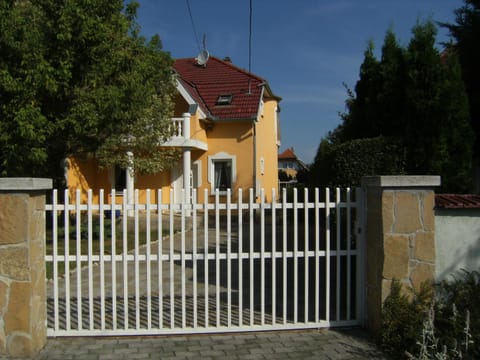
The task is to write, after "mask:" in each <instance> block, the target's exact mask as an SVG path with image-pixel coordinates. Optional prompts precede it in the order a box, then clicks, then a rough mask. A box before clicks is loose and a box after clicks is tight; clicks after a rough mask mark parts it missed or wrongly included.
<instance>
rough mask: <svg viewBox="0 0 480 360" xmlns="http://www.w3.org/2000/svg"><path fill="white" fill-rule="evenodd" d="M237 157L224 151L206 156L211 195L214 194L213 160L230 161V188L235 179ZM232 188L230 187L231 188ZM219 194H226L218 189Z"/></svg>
mask: <svg viewBox="0 0 480 360" xmlns="http://www.w3.org/2000/svg"><path fill="white" fill-rule="evenodd" d="M236 158H237V157H236V156H235V155H231V154H228V153H226V152H219V153H216V154H215V155H211V156H209V157H208V182H209V183H210V192H211V195H214V194H215V190H216V189H215V162H220V161H230V164H231V170H232V174H231V185H232V188H233V187H234V184H235V182H236V180H237V159H236ZM231 190H232V189H231ZM219 193H220V195H226V194H227V192H226V191H219Z"/></svg>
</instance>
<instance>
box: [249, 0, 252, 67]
mask: <svg viewBox="0 0 480 360" xmlns="http://www.w3.org/2000/svg"><path fill="white" fill-rule="evenodd" d="M252 14H253V6H252V0H250V28H249V32H248V72H251V71H252Z"/></svg>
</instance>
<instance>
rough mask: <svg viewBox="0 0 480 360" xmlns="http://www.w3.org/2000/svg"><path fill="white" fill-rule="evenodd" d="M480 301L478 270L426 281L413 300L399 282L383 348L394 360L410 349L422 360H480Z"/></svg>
mask: <svg viewBox="0 0 480 360" xmlns="http://www.w3.org/2000/svg"><path fill="white" fill-rule="evenodd" d="M433 289H434V290H435V293H433V291H432V290H433ZM433 295H435V297H433ZM479 299H480V273H478V272H477V271H472V272H466V271H462V272H460V273H457V274H454V275H453V276H452V279H451V280H450V281H442V282H441V283H439V284H436V285H435V287H431V286H428V285H427V284H425V285H423V286H422V287H421V289H420V291H418V292H417V293H413V294H412V296H411V298H409V296H407V295H406V294H405V293H402V287H401V284H400V283H399V282H398V281H396V280H394V281H393V282H392V286H391V292H390V295H389V296H388V297H387V298H386V299H385V301H384V304H383V309H382V332H381V336H380V339H379V340H380V346H381V348H382V349H383V351H384V352H385V353H386V354H388V355H390V356H391V357H392V358H394V359H404V358H405V354H406V353H408V356H409V357H410V359H422V360H423V359H480V330H479V329H480V307H479V306H478V302H479ZM410 354H416V355H415V356H414V355H410Z"/></svg>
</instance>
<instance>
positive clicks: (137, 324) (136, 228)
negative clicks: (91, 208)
mask: <svg viewBox="0 0 480 360" xmlns="http://www.w3.org/2000/svg"><path fill="white" fill-rule="evenodd" d="M134 194H135V196H134V204H133V206H134V221H133V224H134V232H135V239H134V243H135V245H134V246H135V248H134V250H133V253H134V267H135V270H134V272H135V328H136V329H137V330H138V329H140V261H139V256H140V239H139V238H140V224H139V223H140V219H139V213H138V189H135V193H134Z"/></svg>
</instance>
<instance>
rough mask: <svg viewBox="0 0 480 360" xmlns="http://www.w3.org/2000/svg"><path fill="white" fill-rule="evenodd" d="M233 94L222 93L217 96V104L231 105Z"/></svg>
mask: <svg viewBox="0 0 480 360" xmlns="http://www.w3.org/2000/svg"><path fill="white" fill-rule="evenodd" d="M232 99H233V95H232V94H222V95H220V96H219V97H218V98H217V102H216V105H230V104H231V103H232Z"/></svg>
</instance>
